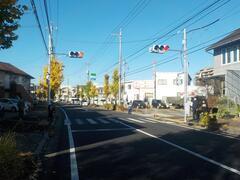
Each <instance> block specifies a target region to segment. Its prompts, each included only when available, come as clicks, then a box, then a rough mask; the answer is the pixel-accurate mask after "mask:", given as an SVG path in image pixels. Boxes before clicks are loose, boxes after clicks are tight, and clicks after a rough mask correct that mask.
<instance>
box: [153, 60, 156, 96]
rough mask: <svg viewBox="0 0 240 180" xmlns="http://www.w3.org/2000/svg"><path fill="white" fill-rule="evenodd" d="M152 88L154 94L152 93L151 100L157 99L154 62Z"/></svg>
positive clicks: (154, 62)
mask: <svg viewBox="0 0 240 180" xmlns="http://www.w3.org/2000/svg"><path fill="white" fill-rule="evenodd" d="M153 83H154V84H153V88H154V93H153V98H154V99H157V90H156V61H153Z"/></svg>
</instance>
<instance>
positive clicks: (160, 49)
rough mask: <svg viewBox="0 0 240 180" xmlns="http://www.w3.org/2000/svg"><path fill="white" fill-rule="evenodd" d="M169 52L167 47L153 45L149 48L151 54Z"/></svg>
mask: <svg viewBox="0 0 240 180" xmlns="http://www.w3.org/2000/svg"><path fill="white" fill-rule="evenodd" d="M168 50H169V46H168V45H153V46H152V47H150V48H149V51H150V52H151V53H164V52H166V51H168Z"/></svg>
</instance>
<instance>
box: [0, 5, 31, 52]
mask: <svg viewBox="0 0 240 180" xmlns="http://www.w3.org/2000/svg"><path fill="white" fill-rule="evenodd" d="M17 2H18V0H1V1H0V49H8V48H10V47H11V46H12V43H13V41H15V40H17V38H18V36H17V35H16V34H15V33H14V31H16V30H17V29H18V27H19V26H20V25H19V24H18V21H19V20H20V18H21V16H22V15H23V14H24V12H25V11H26V10H27V6H25V5H23V6H22V5H19V4H17Z"/></svg>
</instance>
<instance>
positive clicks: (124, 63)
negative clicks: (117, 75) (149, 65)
mask: <svg viewBox="0 0 240 180" xmlns="http://www.w3.org/2000/svg"><path fill="white" fill-rule="evenodd" d="M126 68H127V62H126V61H123V92H122V93H123V95H124V94H125V82H126Z"/></svg>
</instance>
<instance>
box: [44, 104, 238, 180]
mask: <svg viewBox="0 0 240 180" xmlns="http://www.w3.org/2000/svg"><path fill="white" fill-rule="evenodd" d="M62 110H63V115H64V116H65V125H64V128H63V130H62V133H61V140H60V142H59V146H58V147H59V148H58V151H57V152H54V153H51V154H48V155H47V158H48V159H49V160H50V159H54V161H55V163H54V164H53V166H52V168H53V170H52V172H54V173H53V174H51V175H50V174H49V176H48V177H47V179H82V180H89V179H90V180H115V179H116V180H118V179H119V180H123V179H130V180H143V179H144V180H145V179H146V180H147V179H157V180H159V179H184V180H187V179H204V180H206V179H217V180H219V179H231V180H232V179H240V140H239V139H233V138H228V137H224V136H219V135H214V134H209V133H205V132H201V131H195V130H192V129H187V128H184V127H179V126H176V125H173V124H163V123H160V122H158V121H156V120H153V119H150V118H144V117H140V116H136V115H128V114H125V113H118V112H112V111H105V110H97V109H89V108H81V107H78V106H64V107H63V109H62ZM45 179H46V178H45Z"/></svg>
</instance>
